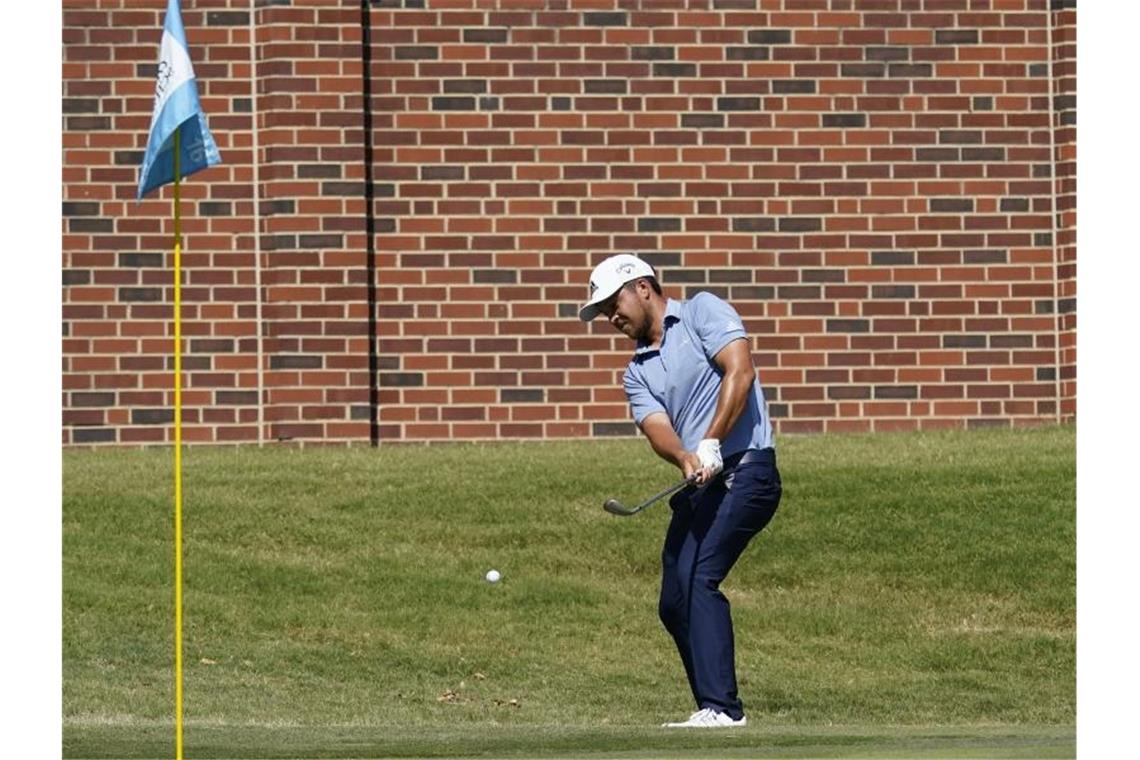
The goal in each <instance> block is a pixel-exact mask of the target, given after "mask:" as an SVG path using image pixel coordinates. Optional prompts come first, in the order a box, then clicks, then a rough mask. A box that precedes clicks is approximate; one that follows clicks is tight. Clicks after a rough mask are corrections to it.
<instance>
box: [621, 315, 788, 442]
mask: <svg viewBox="0 0 1140 760" xmlns="http://www.w3.org/2000/svg"><path fill="white" fill-rule="evenodd" d="M664 322H665V324H664V330H663V334H662V336H661V345H660V346H658V347H657V348H651V347H649V346H648V345H646V344H645V343H644V342H642V341H639V342H638V345H637V349H636V350H635V351H634V353H633V359H632V360H631V361H630V362H629V366H628V367H627V368H626V370H625V377H624V384H625V395H626V396H627V397H628V398H629V406H630V409H631V411H632V412H633V419H634V420H635V421H636V422H637V424H638V425H640V424H641V422H642V420H644V419H645V418H646V417H648V416H649V415H650V414H653V413H654V412H665V413H666V414H667V415H669V420H670V421H671V422H672V423H673V429H674V430H676V431H677V436H678V437H679V438H680V439H681V445H683V446H684V447H685V450H686V451H696V450H697V444H699V443H700V441H701V439H702V438H704V437H705V433H706V432H708V429H709V425H710V424H712V419H713V415H715V414H716V402H717V398H718V396H719V395H720V380H721V377H723V375H724V373H723V372H721V370H720V368H718V367H717V366H716V363H715V362H713V357H714V356H716V355H717V353H719V352H720V350H721V349H722V348H724V347H725V346H727V345H728V344H729V343H731V342H732V341H734V340H738V339H740V338H744V339H746V340H747V336H746V335H745V332H744V325H743V324H742V323H741V321H740V316H739V315H738V314H737V313H736V310H735V309H733V308H732V307H731V306H730V305H728V304H727V303H725V302H724V301H723V300H721V299H720V298H717V297H716V296H714V295H713V294H712V293H697V294H696V295H695V296H693V298H692V299H691V300H688V301H676V300H674V299H672V298H670V299H669V301H668V303H667V305H666V309H665V319H664ZM773 445H774V439H773V437H772V425H771V423H770V422H769V420H768V415H767V410H766V409H765V406H764V391H763V390H761V388H760V382H759V380H753V381H752V391H751V392H750V393H749V394H748V402H747V404H746V406H745V407H744V411H743V412H741V414H740V419H738V420H737V421H736V425H734V426H733V428H732V430H731V431H730V432H729V434H728V435H727V436H726V437H725V438H724V439H723V440H722V441H721V442H720V450H721V454H722V455H723V456H725V457H728V456H730V455H732V454H735V453H737V452H739V451H743V450H745V449H763V448H768V447H769V446H773Z"/></svg>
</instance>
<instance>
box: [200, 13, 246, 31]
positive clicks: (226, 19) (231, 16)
mask: <svg viewBox="0 0 1140 760" xmlns="http://www.w3.org/2000/svg"><path fill="white" fill-rule="evenodd" d="M206 26H244V27H248V26H249V12H248V11H208V12H207V13H206Z"/></svg>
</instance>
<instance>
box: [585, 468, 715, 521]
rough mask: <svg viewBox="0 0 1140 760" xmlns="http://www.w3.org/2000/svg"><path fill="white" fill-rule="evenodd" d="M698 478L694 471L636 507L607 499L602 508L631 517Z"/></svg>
mask: <svg viewBox="0 0 1140 760" xmlns="http://www.w3.org/2000/svg"><path fill="white" fill-rule="evenodd" d="M696 479H697V473H695V472H694V473H693V474H692V475H690V476H689V477H687V478H685V479H684V480H682V481H681V482H679V483H675V484H673V485H671V486H669V487H668V488H666V489H665V490H664V491H662V492H661V493H659V494H657V495H656V496H651V497H649V498H648V499H646V500H645V501H643V502H641V503H640V504H638V505H637V506H636V507H634V508H632V509H627V508H625V507H623V506H622V505H621V502H620V501H618V500H617V499H607V500H606V503H605V504H603V505H602V509H604V510H606V511H607V512H609V513H610V514H611V515H618V516H620V517H629V516H630V515H636V514H637V513H638V512H640V511H641V510H643V509H645V508H646V507H648V506H649V505H650V504H653V503H654V502H656V501H658V500H660V499H663V498H665V497H666V496H668V495H669V494H671V493H673V492H675V491H679V490H681V489H682V488H684V487H685V486H687V485H689V483H692V482H693V481H694V480H696Z"/></svg>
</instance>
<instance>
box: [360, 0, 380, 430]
mask: <svg viewBox="0 0 1140 760" xmlns="http://www.w3.org/2000/svg"><path fill="white" fill-rule="evenodd" d="M370 10H371V9H370V8H369V2H368V0H361V3H360V38H361V63H362V64H363V65H362V68H363V70H364V87H363V90H364V93H363V94H364V99H363V107H362V108H363V116H364V120H363V121H364V201H365V208H366V211H365V217H364V218H365V230H366V233H367V237H368V249H367V250H368V256H367V269H368V440H369V443H371V445H372V446H377V445H379V443H380V389H379V372H380V358H379V356H378V355H377V345H376V340H377V336H376V210H375V208H374V207H373V200H374V198H375V192H376V191H375V188H374V186H373V183H372V16H371V13H370Z"/></svg>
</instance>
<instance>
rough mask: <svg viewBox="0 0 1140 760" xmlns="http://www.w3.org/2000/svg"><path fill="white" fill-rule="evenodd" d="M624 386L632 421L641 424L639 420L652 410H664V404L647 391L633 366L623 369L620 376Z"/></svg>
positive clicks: (652, 411) (651, 412)
mask: <svg viewBox="0 0 1140 760" xmlns="http://www.w3.org/2000/svg"><path fill="white" fill-rule="evenodd" d="M622 384H623V385H624V386H625V395H626V398H628V399H629V409H630V412H631V413H632V414H633V421H634V422H636V423H637V424H638V425H641V421H642V420H644V419H645V418H646V417H648V416H649V415H651V414H653V413H654V412H664V411H665V406H664V404H662V403H661V402H660V401H658V400H657V399H656V398H655V397H654V396H653V394H652V393H650V391H649V387H648V386H647V385H646V384H645V381H644V379H642V378H641V376H640V374H639V373H638V372H636V371H635V370H634V368H633V366H632V365H631V366H629V367H627V368H626V370H625V375H624V376H623V377H622Z"/></svg>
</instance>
